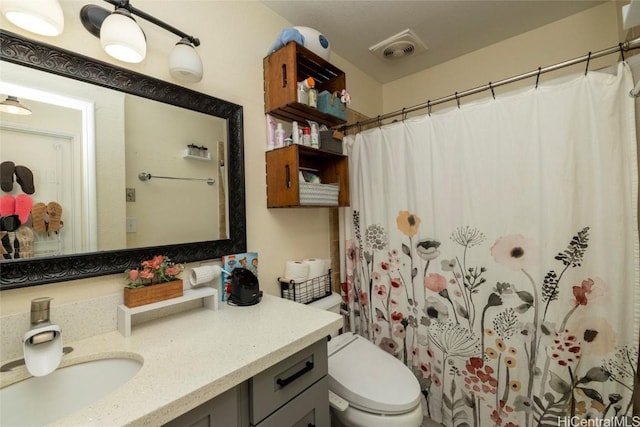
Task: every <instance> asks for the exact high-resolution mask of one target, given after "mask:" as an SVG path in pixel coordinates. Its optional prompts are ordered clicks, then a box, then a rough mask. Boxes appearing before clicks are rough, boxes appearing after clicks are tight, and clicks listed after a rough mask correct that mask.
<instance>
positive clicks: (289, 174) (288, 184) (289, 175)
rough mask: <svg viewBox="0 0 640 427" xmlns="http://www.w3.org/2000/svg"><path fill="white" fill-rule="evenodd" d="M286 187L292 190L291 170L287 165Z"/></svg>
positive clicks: (285, 174) (285, 168) (285, 173)
mask: <svg viewBox="0 0 640 427" xmlns="http://www.w3.org/2000/svg"><path fill="white" fill-rule="evenodd" d="M284 185H285V186H286V187H287V188H291V169H290V168H289V165H285V167H284Z"/></svg>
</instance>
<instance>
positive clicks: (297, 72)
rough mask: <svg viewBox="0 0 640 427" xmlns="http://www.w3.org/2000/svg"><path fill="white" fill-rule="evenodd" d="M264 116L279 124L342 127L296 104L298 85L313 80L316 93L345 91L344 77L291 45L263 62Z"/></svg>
mask: <svg viewBox="0 0 640 427" xmlns="http://www.w3.org/2000/svg"><path fill="white" fill-rule="evenodd" d="M263 68H264V112H265V113H266V114H271V115H272V116H274V117H276V118H279V119H281V120H287V121H293V120H297V121H299V122H303V123H304V122H306V120H313V121H315V122H318V123H319V124H325V125H327V127H330V128H331V127H336V126H339V125H343V124H345V123H346V121H345V120H342V119H340V118H338V117H335V116H332V115H330V114H326V113H323V112H321V111H318V110H317V109H315V108H312V107H309V106H308V105H305V104H301V103H299V102H297V99H298V95H297V84H298V82H300V81H302V80H304V79H306V78H307V77H313V78H314V80H315V81H316V89H317V90H318V93H320V92H322V91H325V90H326V91H329V92H330V93H333V92H335V91H338V92H340V91H342V90H343V89H346V87H347V86H346V75H345V73H344V72H342V71H341V70H340V69H338V68H337V67H335V66H333V65H332V64H331V63H329V62H327V61H325V60H324V59H322V58H320V57H319V56H318V55H316V54H315V53H313V52H311V51H310V50H308V49H306V48H305V47H304V46H301V45H299V44H297V43H295V42H289V43H288V44H287V45H286V46H284V47H282V48H280V49H278V50H277V51H275V52H273V53H272V54H271V55H269V56H267V57H266V58H264V60H263Z"/></svg>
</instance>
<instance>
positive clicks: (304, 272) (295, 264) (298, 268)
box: [284, 261, 309, 283]
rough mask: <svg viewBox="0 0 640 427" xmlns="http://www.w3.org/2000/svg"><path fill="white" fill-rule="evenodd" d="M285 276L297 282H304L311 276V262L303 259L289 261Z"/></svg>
mask: <svg viewBox="0 0 640 427" xmlns="http://www.w3.org/2000/svg"><path fill="white" fill-rule="evenodd" d="M284 277H285V278H287V279H289V280H293V281H294V282H296V283H300V282H304V281H305V280H307V279H308V278H309V264H308V263H305V262H302V261H287V266H286V268H285V270H284Z"/></svg>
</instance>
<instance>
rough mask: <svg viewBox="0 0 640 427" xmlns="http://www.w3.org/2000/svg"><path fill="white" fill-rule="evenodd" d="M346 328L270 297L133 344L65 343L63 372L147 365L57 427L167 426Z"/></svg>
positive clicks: (196, 315) (172, 320) (162, 326)
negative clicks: (95, 364) (134, 362)
mask: <svg viewBox="0 0 640 427" xmlns="http://www.w3.org/2000/svg"><path fill="white" fill-rule="evenodd" d="M340 327H342V317H341V316H340V315H338V314H336V313H332V312H328V311H323V310H319V309H316V308H313V307H309V306H306V305H303V304H299V303H295V302H292V301H288V300H284V299H281V298H278V297H274V296H270V295H265V296H264V297H263V299H262V301H261V302H260V303H259V304H257V305H253V306H249V307H234V306H229V305H227V304H224V303H223V304H221V305H220V309H219V310H217V311H211V310H207V309H205V308H199V309H194V310H190V311H187V312H183V313H179V314H176V315H173V316H169V317H165V318H162V319H158V320H154V321H152V322H148V323H144V324H141V325H137V326H134V327H133V329H132V334H131V336H130V337H128V338H125V337H123V336H122V335H121V334H120V333H119V332H118V331H114V332H109V333H106V334H102V335H96V336H94V337H91V338H88V339H84V340H80V341H76V342H71V343H69V342H64V345H65V346H71V347H73V348H74V351H73V352H71V353H69V354H68V355H65V356H64V357H63V359H62V364H61V367H62V366H67V365H72V364H75V363H81V362H83V361H89V360H95V359H101V358H105V357H117V356H125V357H132V358H137V359H139V360H140V359H141V360H143V361H144V363H143V366H142V368H141V369H140V371H139V372H138V373H137V374H136V375H135V376H134V377H133V378H132V379H131V380H129V381H128V382H127V383H125V384H124V385H123V386H121V387H120V388H118V389H117V390H116V391H114V392H113V393H111V394H109V395H107V396H106V397H105V398H104V399H102V400H100V401H98V402H95V403H94V404H92V405H90V406H87V407H85V408H83V409H81V410H79V411H78V412H76V413H74V414H72V415H70V416H68V417H66V418H64V419H62V420H59V421H58V422H56V423H54V424H52V425H55V426H66V427H69V426H79V425H83V426H85V425H90V426H109V427H113V426H120V425H135V426H145V425H149V426H157V425H160V424H163V423H166V422H168V421H171V420H172V419H174V418H176V417H178V416H179V415H181V414H183V413H185V412H187V411H189V410H191V409H193V408H195V407H196V406H198V405H200V404H202V403H204V402H206V401H208V400H210V399H212V398H214V397H216V396H218V395H220V394H222V393H223V392H225V391H227V390H229V389H231V388H233V387H234V386H236V385H238V384H241V383H242V382H243V381H246V380H247V379H249V378H251V377H253V376H254V375H255V374H257V373H259V372H261V371H263V370H265V369H266V368H268V367H270V366H272V365H274V364H275V363H277V362H279V361H281V360H283V359H285V358H286V357H288V356H290V355H292V354H294V353H296V352H297V351H299V350H302V349H303V348H305V347H307V346H309V345H311V344H313V343H314V342H316V341H318V340H319V339H322V338H324V337H326V336H327V335H329V334H331V333H332V332H335V331H336V330H338V329H339V328H340ZM62 334H63V335H62V336H63V338H64V331H62ZM25 375H26V368H24V367H21V368H17V369H15V370H14V371H12V372H9V373H3V374H2V376H1V377H0V385H6V384H8V383H11V382H14V381H15V378H16V377H19V376H21V377H24V376H25Z"/></svg>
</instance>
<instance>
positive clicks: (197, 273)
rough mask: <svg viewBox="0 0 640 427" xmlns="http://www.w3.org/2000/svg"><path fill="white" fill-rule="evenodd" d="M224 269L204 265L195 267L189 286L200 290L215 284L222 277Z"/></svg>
mask: <svg viewBox="0 0 640 427" xmlns="http://www.w3.org/2000/svg"><path fill="white" fill-rule="evenodd" d="M221 273H222V269H221V268H220V266H218V265H203V266H202V267H194V268H192V269H191V273H190V274H189V284H190V285H191V287H192V288H198V287H200V286H204V285H207V284H209V283H210V282H213V281H214V280H215V279H217V278H218V277H220V274H221Z"/></svg>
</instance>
